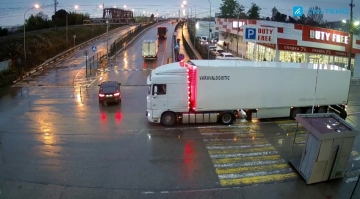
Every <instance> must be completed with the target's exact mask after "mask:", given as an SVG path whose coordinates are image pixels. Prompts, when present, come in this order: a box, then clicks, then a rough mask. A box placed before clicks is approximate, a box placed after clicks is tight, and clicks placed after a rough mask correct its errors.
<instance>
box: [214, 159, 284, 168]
mask: <svg viewBox="0 0 360 199" xmlns="http://www.w3.org/2000/svg"><path fill="white" fill-rule="evenodd" d="M280 163H285V160H266V161H256V162H241V163H240V162H238V163H226V164H214V167H215V168H231V167H251V166H259V165H270V164H280Z"/></svg>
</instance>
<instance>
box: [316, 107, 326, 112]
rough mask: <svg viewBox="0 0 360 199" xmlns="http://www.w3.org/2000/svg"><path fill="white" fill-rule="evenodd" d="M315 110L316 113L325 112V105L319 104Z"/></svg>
mask: <svg viewBox="0 0 360 199" xmlns="http://www.w3.org/2000/svg"><path fill="white" fill-rule="evenodd" d="M316 112H317V113H326V112H327V107H326V106H320V107H319V108H318V110H317V111H316Z"/></svg>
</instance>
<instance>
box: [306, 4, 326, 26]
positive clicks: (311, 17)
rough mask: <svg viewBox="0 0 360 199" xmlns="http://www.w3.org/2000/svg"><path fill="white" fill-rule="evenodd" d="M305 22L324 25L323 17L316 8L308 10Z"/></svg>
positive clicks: (318, 8)
mask: <svg viewBox="0 0 360 199" xmlns="http://www.w3.org/2000/svg"><path fill="white" fill-rule="evenodd" d="M307 20H308V21H309V22H310V23H311V24H313V25H321V24H323V23H324V15H323V14H322V11H321V8H320V7H318V6H315V7H311V8H309V10H308V14H307Z"/></svg>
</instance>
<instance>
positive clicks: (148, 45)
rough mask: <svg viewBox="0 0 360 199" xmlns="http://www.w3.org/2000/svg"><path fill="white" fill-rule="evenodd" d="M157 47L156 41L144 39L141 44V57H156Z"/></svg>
mask: <svg viewBox="0 0 360 199" xmlns="http://www.w3.org/2000/svg"><path fill="white" fill-rule="evenodd" d="M158 47H159V46H158V42H157V41H153V40H144V41H143V44H142V57H143V58H144V59H156V58H157V53H158Z"/></svg>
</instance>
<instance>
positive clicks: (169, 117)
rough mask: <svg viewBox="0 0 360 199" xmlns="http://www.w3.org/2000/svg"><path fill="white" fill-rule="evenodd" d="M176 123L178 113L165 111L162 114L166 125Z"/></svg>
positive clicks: (162, 119)
mask: <svg viewBox="0 0 360 199" xmlns="http://www.w3.org/2000/svg"><path fill="white" fill-rule="evenodd" d="M175 123H176V115H175V113H173V112H165V113H163V114H162V115H161V124H162V125H164V126H173V125H174V124H175Z"/></svg>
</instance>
